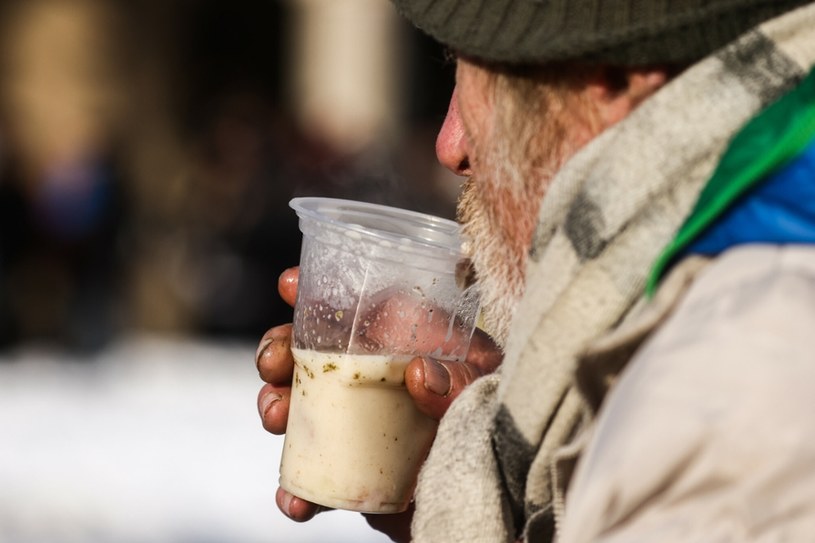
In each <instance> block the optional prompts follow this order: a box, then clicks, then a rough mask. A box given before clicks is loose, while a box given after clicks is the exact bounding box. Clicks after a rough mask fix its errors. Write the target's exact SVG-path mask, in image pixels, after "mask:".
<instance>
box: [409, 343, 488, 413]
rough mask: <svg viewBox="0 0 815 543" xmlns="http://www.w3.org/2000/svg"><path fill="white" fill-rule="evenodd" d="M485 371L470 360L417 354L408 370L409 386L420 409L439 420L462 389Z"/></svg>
mask: <svg viewBox="0 0 815 543" xmlns="http://www.w3.org/2000/svg"><path fill="white" fill-rule="evenodd" d="M484 373H485V371H484V370H482V369H481V368H479V367H478V366H475V365H473V364H470V363H467V362H457V361H448V360H435V359H433V358H429V357H417V358H414V359H413V360H411V361H410V364H408V367H407V369H406V370H405V385H406V386H407V389H408V392H409V393H410V395H411V396H412V397H413V401H414V402H415V403H416V407H418V409H419V411H421V412H422V413H424V414H425V415H427V416H429V417H431V418H434V419H436V420H439V419H441V418H442V416H444V413H445V412H447V408H448V407H450V404H451V403H452V402H453V400H455V399H456V397H457V396H458V395H459V394H460V393H461V391H462V390H464V388H465V387H466V386H467V385H469V384H470V383H472V382H473V381H475V380H476V379H478V378H479V377H481V376H482V375H483V374H484Z"/></svg>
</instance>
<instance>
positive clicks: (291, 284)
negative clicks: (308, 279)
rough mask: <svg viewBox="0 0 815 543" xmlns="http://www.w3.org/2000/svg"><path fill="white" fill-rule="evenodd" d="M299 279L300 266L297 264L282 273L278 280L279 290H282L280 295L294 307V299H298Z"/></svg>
mask: <svg viewBox="0 0 815 543" xmlns="http://www.w3.org/2000/svg"><path fill="white" fill-rule="evenodd" d="M299 279H300V268H299V267H297V266H295V267H294V268H289V269H287V270H285V271H284V272H283V273H281V274H280V278H279V279H278V280H277V290H278V292H280V297H281V298H283V301H284V302H286V303H287V304H289V305H290V306H292V307H294V301H295V300H296V299H297V281H298V280H299Z"/></svg>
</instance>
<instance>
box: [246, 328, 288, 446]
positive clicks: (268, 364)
mask: <svg viewBox="0 0 815 543" xmlns="http://www.w3.org/2000/svg"><path fill="white" fill-rule="evenodd" d="M255 364H256V365H257V368H258V373H259V374H260V378H261V379H263V380H264V381H266V383H267V384H266V385H264V386H263V388H261V389H260V392H259V393H258V399H257V404H258V413H259V414H260V420H261V422H262V423H263V427H264V428H265V429H266V430H267V431H269V432H271V433H273V434H282V433H285V431H286V422H287V420H288V418H289V400H290V398H291V379H292V374H293V373H294V359H293V358H292V355H291V324H284V325H281V326H275V327H274V328H271V329H269V331H268V332H266V333H265V334H264V335H263V338H262V339H261V340H260V345H258V349H257V353H256V357H255Z"/></svg>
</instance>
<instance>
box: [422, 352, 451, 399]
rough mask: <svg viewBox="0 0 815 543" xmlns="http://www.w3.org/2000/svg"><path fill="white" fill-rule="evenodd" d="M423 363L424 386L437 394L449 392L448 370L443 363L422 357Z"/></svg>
mask: <svg viewBox="0 0 815 543" xmlns="http://www.w3.org/2000/svg"><path fill="white" fill-rule="evenodd" d="M422 362H423V363H424V387H425V388H426V389H427V390H429V391H430V392H432V393H433V394H438V395H439V396H447V395H448V394H450V386H451V383H450V372H449V371H448V370H447V367H446V366H445V365H444V364H441V363H439V362H436V361H435V360H432V359H429V358H422Z"/></svg>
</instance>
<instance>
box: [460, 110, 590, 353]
mask: <svg viewBox="0 0 815 543" xmlns="http://www.w3.org/2000/svg"><path fill="white" fill-rule="evenodd" d="M517 103H518V101H517V100H515V101H513V100H503V101H502V105H501V107H500V109H498V110H496V113H495V115H496V118H495V120H496V121H497V122H495V123H494V124H493V125H492V126H493V127H495V128H493V130H492V133H491V134H489V135H488V137H486V138H483V140H482V141H486V143H487V144H488V145H489V147H488V148H485V149H482V151H483V152H482V153H480V157H481V160H479V161H478V163H477V164H474V171H475V173H474V175H473V176H472V177H471V178H470V179H468V180H467V182H466V183H465V184H464V190H463V192H462V195H461V198H460V199H459V205H458V219H459V221H460V222H461V223H462V232H463V234H464V239H465V243H466V245H465V247H466V252H467V254H468V256H469V258H470V260H471V261H472V265H473V267H474V269H475V278H476V281H477V283H478V288H479V293H480V296H481V307H482V310H481V325H482V326H483V328H484V331H486V332H487V333H488V334H490V335H491V336H492V337H493V339H494V340H495V341H496V343H498V344H499V345H500V346H501V347H502V348H503V347H504V346H505V345H506V341H507V338H508V336H509V330H510V327H511V324H512V317H513V315H514V313H515V309H516V307H517V305H518V302H519V301H520V299H521V297H522V296H523V293H524V283H525V275H526V262H527V256H528V253H529V247H530V245H531V243H532V234H533V232H534V229H535V226H536V224H537V219H538V212H539V210H540V204H541V201H542V200H543V197H544V194H545V193H546V189H547V188H548V186H549V182H550V180H551V179H552V177H554V174H555V173H556V172H557V170H558V169H559V168H560V166H561V165H562V164H563V162H564V160H565V159H566V158H568V157H570V156H572V154H573V153H574V151H575V150H576V149H577V147H579V144H578V145H573V144H572V142H571V141H570V137H569V136H570V135H571V134H569V132H568V131H567V130H566V129H565V126H564V122H563V117H562V116H561V115H559V114H558V113H559V112H562V111H563V109H562V106H561V107H558V108H555V110H556V111H557V112H558V113H555V114H552V110H551V109H550V110H549V111H548V112H546V113H543V112H541V111H538V112H537V115H530V112H529V111H528V110H523V109H519V108H516V107H513V105H512V104H517Z"/></svg>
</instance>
